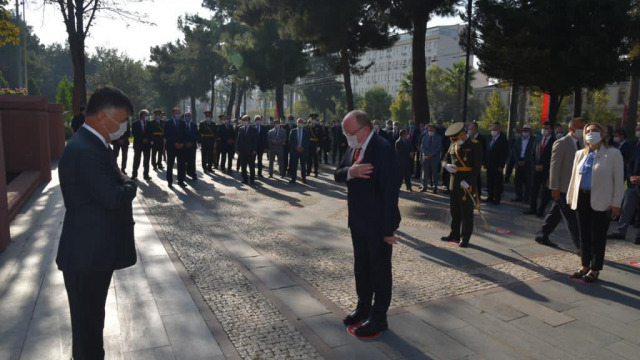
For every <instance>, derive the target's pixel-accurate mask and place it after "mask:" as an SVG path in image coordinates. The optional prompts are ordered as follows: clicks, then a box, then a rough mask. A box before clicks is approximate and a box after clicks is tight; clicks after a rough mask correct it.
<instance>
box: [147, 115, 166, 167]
mask: <svg viewBox="0 0 640 360" xmlns="http://www.w3.org/2000/svg"><path fill="white" fill-rule="evenodd" d="M161 119H162V110H159V109H157V110H154V111H153V119H151V121H149V132H150V133H151V165H152V166H153V170H156V171H157V170H158V169H160V170H162V169H164V167H162V153H163V152H164V126H163V124H162V123H161Z"/></svg>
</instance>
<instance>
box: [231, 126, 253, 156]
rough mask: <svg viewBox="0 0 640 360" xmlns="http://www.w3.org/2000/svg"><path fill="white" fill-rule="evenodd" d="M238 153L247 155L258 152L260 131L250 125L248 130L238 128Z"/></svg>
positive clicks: (242, 127)
mask: <svg viewBox="0 0 640 360" xmlns="http://www.w3.org/2000/svg"><path fill="white" fill-rule="evenodd" d="M236 151H237V152H238V154H245V155H251V154H252V153H253V152H254V151H258V130H257V129H256V128H255V127H253V126H251V125H249V127H248V130H247V128H245V127H244V126H241V127H240V128H238V138H237V139H236Z"/></svg>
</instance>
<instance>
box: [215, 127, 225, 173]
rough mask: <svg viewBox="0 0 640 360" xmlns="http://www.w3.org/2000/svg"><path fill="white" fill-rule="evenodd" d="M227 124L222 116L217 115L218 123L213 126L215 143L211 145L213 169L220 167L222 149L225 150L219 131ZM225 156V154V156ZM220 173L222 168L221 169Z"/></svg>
mask: <svg viewBox="0 0 640 360" xmlns="http://www.w3.org/2000/svg"><path fill="white" fill-rule="evenodd" d="M226 123H227V121H226V119H225V116H224V115H218V121H217V122H216V123H214V124H213V127H214V129H215V131H216V141H215V143H214V145H213V168H214V169H217V168H218V166H220V158H221V157H222V153H223V149H224V148H225V144H224V141H222V135H221V134H220V132H221V129H222V128H223V127H224V125H225V124H226ZM225 155H226V154H225ZM221 170H222V172H224V170H225V169H224V168H222V167H221Z"/></svg>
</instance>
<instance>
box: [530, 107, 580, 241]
mask: <svg viewBox="0 0 640 360" xmlns="http://www.w3.org/2000/svg"><path fill="white" fill-rule="evenodd" d="M584 125H585V122H584V120H583V119H582V118H575V119H573V120H571V121H570V122H569V134H568V135H566V136H564V137H563V138H560V139H559V140H557V141H555V142H554V143H553V149H552V150H551V166H550V169H549V170H550V171H549V189H550V190H551V197H552V198H553V202H552V204H551V208H550V209H549V212H548V213H547V216H546V217H545V218H544V223H543V224H542V226H541V227H540V229H539V230H538V232H537V233H536V238H535V240H536V242H538V243H539V244H542V245H547V246H551V247H557V246H558V245H556V244H555V243H553V242H551V241H549V234H551V233H552V232H553V230H555V228H556V226H558V223H560V219H561V218H564V223H565V225H566V226H567V230H569V234H570V235H571V240H573V243H574V244H575V246H576V248H578V249H580V238H579V236H578V222H577V219H576V213H575V211H573V210H571V208H570V207H569V205H567V202H566V198H567V190H568V189H569V182H570V181H571V170H572V169H573V159H574V158H575V156H576V151H578V150H579V149H582V148H583V147H584V145H583V143H582V129H583V128H584Z"/></svg>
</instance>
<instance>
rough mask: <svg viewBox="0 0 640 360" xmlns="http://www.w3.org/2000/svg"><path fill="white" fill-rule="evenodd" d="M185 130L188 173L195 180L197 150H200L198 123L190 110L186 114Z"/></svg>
mask: <svg viewBox="0 0 640 360" xmlns="http://www.w3.org/2000/svg"><path fill="white" fill-rule="evenodd" d="M184 126H185V129H184V132H185V143H184V148H185V161H186V164H185V166H186V173H187V175H189V176H191V178H192V179H193V180H196V179H197V178H198V177H197V175H196V152H197V151H198V125H197V124H196V122H195V119H193V118H192V117H191V113H190V112H186V113H185V114H184Z"/></svg>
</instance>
